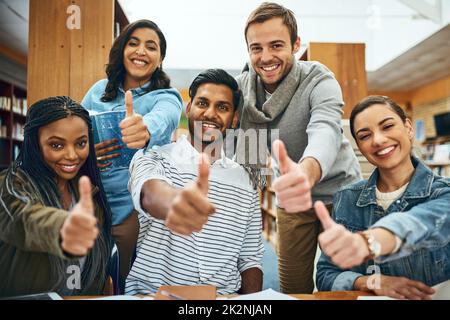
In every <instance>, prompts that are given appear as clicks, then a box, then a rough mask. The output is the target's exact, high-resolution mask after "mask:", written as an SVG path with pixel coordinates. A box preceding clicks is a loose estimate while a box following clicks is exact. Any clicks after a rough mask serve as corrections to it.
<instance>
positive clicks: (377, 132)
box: [354, 104, 413, 170]
mask: <svg viewBox="0 0 450 320" xmlns="http://www.w3.org/2000/svg"><path fill="white" fill-rule="evenodd" d="M354 132H355V136H356V143H357V145H358V147H359V150H360V151H361V153H362V154H363V155H364V156H365V157H366V158H367V160H368V161H369V162H370V163H372V164H373V165H375V166H377V167H378V168H379V169H380V170H392V169H396V170H397V169H400V168H401V167H402V166H403V165H409V164H410V163H411V158H410V154H411V148H412V137H413V128H412V125H411V121H410V120H409V119H406V121H405V122H403V121H402V119H401V118H400V117H399V116H398V115H397V114H396V113H395V112H394V111H393V110H392V109H391V108H390V107H389V106H387V105H384V104H374V105H372V106H370V107H368V108H367V109H365V110H364V111H362V112H361V113H359V114H358V115H357V116H356V117H355V119H354Z"/></svg>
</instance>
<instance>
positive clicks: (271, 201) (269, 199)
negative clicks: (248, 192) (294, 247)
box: [260, 176, 277, 247]
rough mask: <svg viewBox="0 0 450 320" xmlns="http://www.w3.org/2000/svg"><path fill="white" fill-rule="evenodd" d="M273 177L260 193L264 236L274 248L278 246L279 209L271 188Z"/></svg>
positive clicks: (269, 177)
mask: <svg viewBox="0 0 450 320" xmlns="http://www.w3.org/2000/svg"><path fill="white" fill-rule="evenodd" d="M271 184H272V176H267V185H266V187H265V188H264V189H262V190H261V191H260V205H261V213H262V225H263V236H264V238H265V239H266V240H267V241H269V242H270V243H271V244H272V245H273V246H274V247H276V246H277V208H276V204H275V192H274V191H273V190H272V189H271V188H270V185H271Z"/></svg>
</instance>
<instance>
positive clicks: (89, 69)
mask: <svg viewBox="0 0 450 320" xmlns="http://www.w3.org/2000/svg"><path fill="white" fill-rule="evenodd" d="M116 1H117V0H95V1H92V0H30V17H29V49H28V101H29V105H30V104H32V103H33V102H35V101H37V100H39V99H42V98H45V97H48V96H54V95H69V96H71V97H72V98H73V99H75V100H77V101H81V99H82V98H83V97H84V95H85V94H86V92H87V90H88V89H89V88H90V87H91V86H92V84H94V83H95V82H96V81H98V80H99V79H102V78H105V77H106V74H105V65H106V63H107V62H108V54H109V50H110V48H111V45H112V42H113V30H114V7H115V5H118V4H117V2H116ZM70 5H77V6H79V7H80V13H81V15H80V19H81V25H80V29H70V30H69V29H68V28H67V26H66V22H67V19H68V18H69V14H68V13H67V8H68V7H69V6H70Z"/></svg>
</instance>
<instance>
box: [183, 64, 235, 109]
mask: <svg viewBox="0 0 450 320" xmlns="http://www.w3.org/2000/svg"><path fill="white" fill-rule="evenodd" d="M205 83H215V84H223V85H225V86H227V87H228V88H230V89H231V91H232V92H233V106H234V110H235V111H236V110H238V109H239V107H240V103H241V100H242V93H241V90H240V89H239V86H238V83H237V82H236V80H235V79H234V78H233V77H232V76H231V75H230V74H229V73H227V72H226V71H225V70H222V69H208V70H205V71H203V72H201V73H200V74H199V75H198V76H197V77H195V79H194V80H193V81H192V83H191V86H190V87H189V97H190V98H191V101H192V100H193V99H194V97H195V95H196V94H197V90H198V88H199V87H200V86H201V85H202V84H205Z"/></svg>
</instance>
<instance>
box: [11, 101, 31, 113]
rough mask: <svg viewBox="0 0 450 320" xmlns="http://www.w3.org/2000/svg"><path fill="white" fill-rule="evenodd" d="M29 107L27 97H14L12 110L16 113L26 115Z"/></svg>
mask: <svg viewBox="0 0 450 320" xmlns="http://www.w3.org/2000/svg"><path fill="white" fill-rule="evenodd" d="M27 109H28V105H27V99H23V98H17V97H13V98H12V110H13V112H14V113H16V114H20V115H23V116H25V115H26V114H27Z"/></svg>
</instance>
